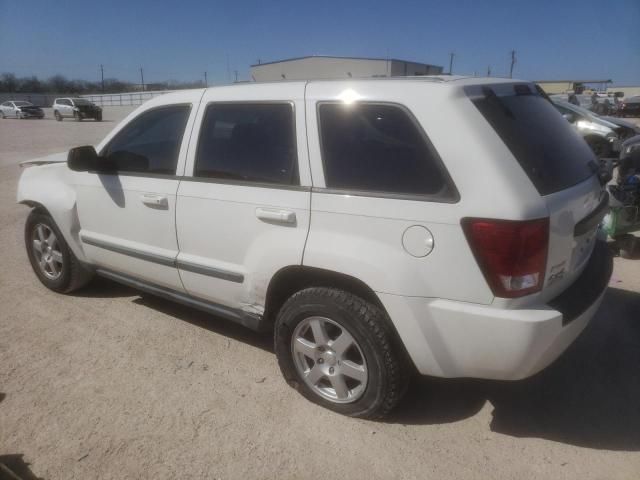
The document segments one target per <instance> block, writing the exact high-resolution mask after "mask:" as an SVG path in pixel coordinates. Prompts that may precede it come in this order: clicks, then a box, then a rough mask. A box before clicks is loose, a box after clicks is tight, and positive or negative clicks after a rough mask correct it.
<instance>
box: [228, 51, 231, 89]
mask: <svg viewBox="0 0 640 480" xmlns="http://www.w3.org/2000/svg"><path fill="white" fill-rule="evenodd" d="M227 83H231V69H230V67H229V54H228V53H227Z"/></svg>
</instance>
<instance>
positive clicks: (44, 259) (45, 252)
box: [32, 223, 64, 280]
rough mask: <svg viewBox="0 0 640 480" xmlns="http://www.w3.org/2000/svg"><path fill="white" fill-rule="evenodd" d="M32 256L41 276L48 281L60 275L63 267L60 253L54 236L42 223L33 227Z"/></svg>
mask: <svg viewBox="0 0 640 480" xmlns="http://www.w3.org/2000/svg"><path fill="white" fill-rule="evenodd" d="M32 246H33V255H34V257H35V259H36V262H37V263H38V267H39V268H40V271H41V272H42V274H43V275H44V276H45V277H47V278H48V279H50V280H56V279H58V278H59V277H60V275H62V267H63V265H64V263H63V258H62V251H61V250H60V245H59V243H58V238H57V237H56V234H55V233H54V232H53V230H51V228H50V227H49V226H47V225H45V224H43V223H39V224H37V225H36V226H35V227H34V230H33V236H32Z"/></svg>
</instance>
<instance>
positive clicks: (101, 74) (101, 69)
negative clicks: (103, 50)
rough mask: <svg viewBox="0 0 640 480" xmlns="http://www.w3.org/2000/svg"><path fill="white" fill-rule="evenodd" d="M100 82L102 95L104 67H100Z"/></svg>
mask: <svg viewBox="0 0 640 480" xmlns="http://www.w3.org/2000/svg"><path fill="white" fill-rule="evenodd" d="M100 80H101V82H102V93H104V66H102V64H101V65H100Z"/></svg>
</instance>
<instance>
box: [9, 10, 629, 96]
mask: <svg viewBox="0 0 640 480" xmlns="http://www.w3.org/2000/svg"><path fill="white" fill-rule="evenodd" d="M511 49H515V50H516V51H517V58H518V62H517V64H516V66H515V73H514V77H518V78H525V79H531V80H537V79H565V78H579V79H584V78H589V79H591V78H598V79H600V78H611V79H613V80H614V81H615V83H616V84H618V85H624V84H636V85H638V84H640V0H599V1H593V0H582V1H563V0H556V1H547V0H538V1H534V0H529V1H518V0H512V1H502V0H494V1H489V0H485V1H482V0H476V1H466V0H465V1H453V0H450V1H428V0H422V1H405V2H402V1H399V0H398V1H390V0H387V1H384V2H377V1H374V0H369V1H352V2H349V1H346V0H344V1H334V0H322V1H315V2H306V1H304V0H298V1H268V0H263V1H257V0H254V1H249V0H247V1H245V0H234V1H226V2H220V1H215V0H180V1H176V2H165V1H162V0H156V1H148V0H139V1H136V0H129V1H118V0H108V1H104V0H102V1H95V0H84V1H76V0H57V1H51V0H40V1H35V0H0V72H7V71H9V72H14V73H16V74H17V75H19V76H22V75H38V76H41V77H47V76H50V75H53V74H56V73H61V74H64V75H66V76H68V77H70V78H82V79H87V80H96V79H98V78H99V77H98V75H99V65H100V64H103V65H104V68H105V77H117V78H120V79H124V80H130V81H138V79H139V68H140V66H142V67H144V71H145V81H146V82H153V81H162V80H172V79H173V80H198V79H201V78H202V76H203V72H204V71H205V70H206V71H208V77H209V81H210V83H211V82H215V83H222V82H225V81H226V80H227V78H228V77H227V58H228V59H229V65H230V70H231V72H233V71H234V70H238V72H239V78H240V79H246V78H248V73H249V65H250V64H252V63H256V62H257V60H258V59H261V60H262V61H263V62H266V61H272V60H276V59H281V58H288V57H296V56H304V55H321V54H322V55H340V56H367V57H387V56H389V57H395V58H401V59H407V60H415V61H423V62H425V63H433V64H436V65H443V66H445V67H448V62H449V56H448V53H449V52H450V51H454V52H456V57H455V61H454V73H461V74H474V72H476V73H477V74H480V75H484V74H486V71H487V66H489V65H491V70H492V72H493V74H494V75H505V74H506V73H507V72H508V68H509V51H510V50H511ZM231 75H232V76H233V73H232V74H231Z"/></svg>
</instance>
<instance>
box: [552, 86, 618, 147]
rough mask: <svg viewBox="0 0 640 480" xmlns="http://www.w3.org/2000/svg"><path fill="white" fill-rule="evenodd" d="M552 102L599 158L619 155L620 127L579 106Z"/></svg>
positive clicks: (554, 99)
mask: <svg viewBox="0 0 640 480" xmlns="http://www.w3.org/2000/svg"><path fill="white" fill-rule="evenodd" d="M551 101H552V102H553V105H554V106H555V107H556V109H557V110H558V111H559V112H560V113H561V114H562V116H563V117H564V118H566V119H567V121H568V122H569V123H570V124H571V125H573V127H574V128H575V129H576V131H577V132H578V133H579V134H580V135H582V138H584V140H585V141H586V142H587V143H588V144H589V147H591V150H593V153H595V154H596V156H597V157H598V158H606V157H610V156H612V155H613V156H617V155H618V152H619V151H620V138H619V137H618V133H617V131H616V130H617V129H618V125H616V124H614V123H611V122H609V121H607V120H605V119H603V118H602V117H599V116H598V115H596V114H594V113H593V112H590V111H589V110H587V109H586V108H582V107H579V106H578V105H574V104H572V103H569V102H565V101H563V100H558V99H557V98H553V97H551Z"/></svg>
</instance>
